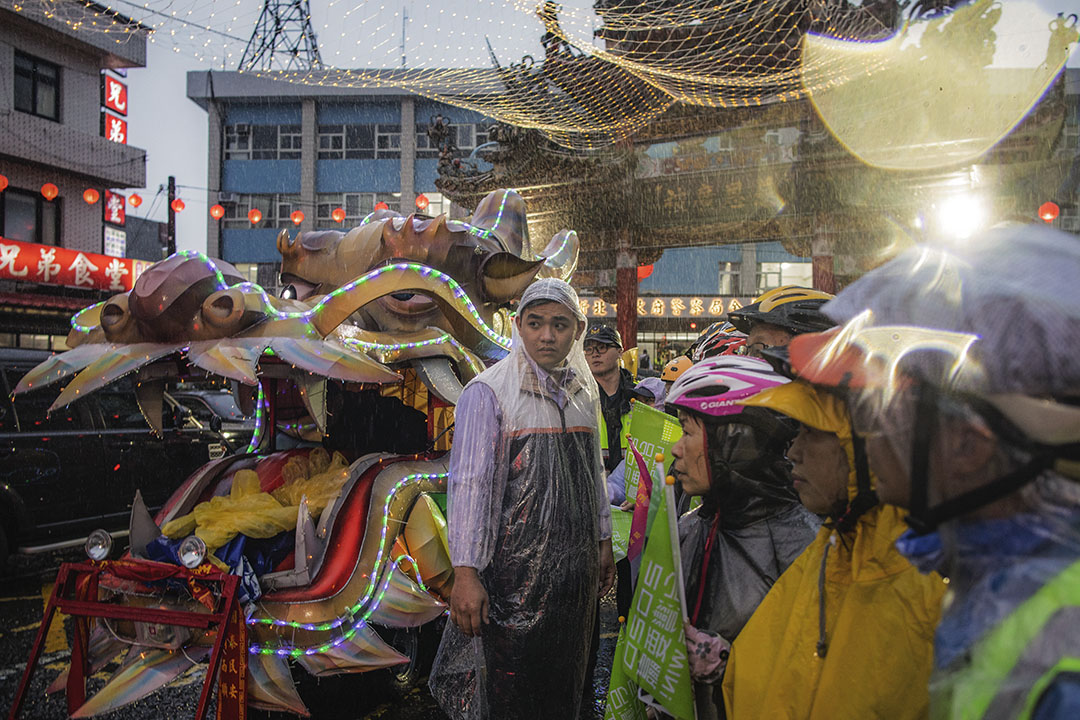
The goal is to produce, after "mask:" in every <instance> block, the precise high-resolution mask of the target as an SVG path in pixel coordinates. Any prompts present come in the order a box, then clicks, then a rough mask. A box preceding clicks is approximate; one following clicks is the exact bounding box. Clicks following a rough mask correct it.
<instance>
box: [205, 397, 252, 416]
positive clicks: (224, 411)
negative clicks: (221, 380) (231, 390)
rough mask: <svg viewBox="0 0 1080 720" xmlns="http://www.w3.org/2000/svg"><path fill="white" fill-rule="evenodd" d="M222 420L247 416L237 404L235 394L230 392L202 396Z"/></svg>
mask: <svg viewBox="0 0 1080 720" xmlns="http://www.w3.org/2000/svg"><path fill="white" fill-rule="evenodd" d="M201 397H202V399H203V400H205V401H206V403H207V404H208V405H209V406H210V407H211V408H213V410H214V412H215V413H216V414H217V415H219V416H221V419H222V420H245V419H247V416H246V415H244V413H243V412H241V411H240V408H239V407H237V406H236V401H235V400H234V399H233V396H232V395H230V394H228V393H218V394H215V395H203V396H201Z"/></svg>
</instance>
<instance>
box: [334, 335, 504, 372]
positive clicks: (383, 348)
mask: <svg viewBox="0 0 1080 720" xmlns="http://www.w3.org/2000/svg"><path fill="white" fill-rule="evenodd" d="M342 342H344V343H345V344H346V345H348V346H350V347H358V348H361V349H363V350H376V351H378V352H397V351H399V350H412V349H413V348H419V347H428V346H430V345H441V344H442V343H447V344H449V345H451V346H452V347H454V348H456V349H457V350H458V351H459V352H460V353H461V356H462V357H463V358H465V362H466V363H468V364H469V368H470V369H471V370H472V371H473V373H474V374H476V375H479V374H480V373H481V372H483V370H484V368H482V367H479V366H477V364H476V361H475V360H473V359H472V356H471V355H470V354H469V353H468V352H467V351H466V350H465V346H464V345H462V344H461V343H460V342H458V341H457V340H456V339H455V338H454V336H453V335H451V334H450V333H444V334H443V335H440V336H439V337H437V338H432V339H430V340H420V341H417V342H411V343H394V344H385V343H373V342H368V341H366V340H358V339H356V338H345V339H344V340H343V341H342Z"/></svg>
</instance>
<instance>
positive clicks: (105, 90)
mask: <svg viewBox="0 0 1080 720" xmlns="http://www.w3.org/2000/svg"><path fill="white" fill-rule="evenodd" d="M101 104H102V105H104V106H105V107H106V108H107V109H109V110H112V111H113V112H114V113H116V114H117V115H127V85H125V84H124V83H122V82H120V81H119V80H117V79H116V78H114V77H112V76H111V75H109V74H107V73H105V74H102V76H101Z"/></svg>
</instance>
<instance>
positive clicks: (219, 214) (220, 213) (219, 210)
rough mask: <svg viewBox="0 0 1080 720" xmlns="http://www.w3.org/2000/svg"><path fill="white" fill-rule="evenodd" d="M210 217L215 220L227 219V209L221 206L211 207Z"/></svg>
mask: <svg viewBox="0 0 1080 720" xmlns="http://www.w3.org/2000/svg"><path fill="white" fill-rule="evenodd" d="M210 217H212V218H214V219H215V220H220V219H221V218H223V217H225V208H223V207H221V206H220V205H211V206H210Z"/></svg>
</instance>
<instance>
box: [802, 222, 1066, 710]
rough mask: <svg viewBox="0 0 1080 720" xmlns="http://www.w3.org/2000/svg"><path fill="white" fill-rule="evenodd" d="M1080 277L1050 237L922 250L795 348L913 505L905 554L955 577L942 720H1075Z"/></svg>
mask: <svg viewBox="0 0 1080 720" xmlns="http://www.w3.org/2000/svg"><path fill="white" fill-rule="evenodd" d="M1078 277H1080V244H1078V243H1077V242H1076V238H1075V237H1073V236H1070V235H1067V234H1065V233H1061V232H1058V231H1055V230H1051V229H1049V228H1044V227H1034V226H1012V227H1002V228H999V229H995V230H992V231H989V232H986V233H984V234H983V235H982V236H980V237H978V238H972V240H971V242H966V243H964V244H963V245H957V246H953V247H943V248H930V247H919V248H913V249H912V250H909V251H908V252H906V253H904V254H902V255H900V256H899V257H897V258H895V259H894V260H892V261H891V262H889V263H887V264H885V265H883V266H881V267H880V268H878V269H876V270H874V271H872V272H870V273H868V274H867V275H865V276H864V277H862V278H860V279H859V280H858V281H856V282H855V283H853V284H852V285H851V286H850V287H848V288H847V289H846V290H845V291H844V292H843V293H841V294H840V295H839V296H838V297H837V298H836V300H835V301H833V302H831V303H830V304H829V306H828V313H829V315H830V316H832V317H833V318H835V319H837V320H839V321H841V322H844V323H845V325H844V326H843V327H842V328H841V329H839V330H837V331H833V332H829V333H822V334H821V335H817V336H815V335H809V336H805V337H801V338H796V339H795V340H794V341H793V342H792V345H791V347H790V353H791V362H792V366H793V368H794V369H795V370H796V371H797V372H798V373H799V375H800V376H801V377H806V378H808V379H811V380H812V381H813V382H815V383H818V384H830V385H835V386H837V387H838V388H840V389H841V390H843V391H844V392H845V393H846V395H847V398H848V403H849V405H850V407H851V409H852V418H853V420H854V422H855V428H856V430H857V431H858V432H859V433H860V434H861V435H863V436H865V437H866V443H867V454H868V456H869V461H870V466H871V468H872V469H873V470H874V472H875V474H876V475H877V477H878V478H879V482H878V493H879V495H880V496H881V499H882V501H884V502H891V503H894V504H897V505H899V506H901V507H904V508H906V509H907V510H908V515H907V517H906V518H905V519H906V520H907V522H908V524H909V525H911V527H912V531H911V532H909V533H907V534H905V535H904V536H902V537H901V538H900V540H899V541H898V546H899V548H900V550H901V552H903V553H904V554H905V555H906V556H907V557H908V558H909V559H910V560H911V561H912V562H913V563H915V564H916V565H917V566H918V567H919V568H920V569H923V570H924V571H929V570H937V571H939V572H941V573H942V574H943V575H945V576H946V577H948V578H949V581H950V583H949V594H950V596H951V597H950V602H949V603H948V606H947V607H946V608H945V609H944V611H943V613H942V619H941V623H940V625H939V626H938V629H937V632H936V635H935V642H934V670H933V673H932V675H931V678H930V715H931V717H934V718H965V719H966V718H970V719H972V720H977V719H980V718H999V717H1000V718H1015V717H1025V718H1027V717H1030V718H1035V719H1036V720H1047V719H1049V718H1055V719H1056V718H1061V719H1064V718H1077V717H1080V652H1078V650H1077V649H1078V648H1080V491H1078V487H1080V485H1078V484H1077V482H1076V481H1077V480H1080V462H1078V461H1080V407H1078V404H1080V403H1078V399H1080V391H1078V389H1080V352H1078V351H1077V343H1076V339H1077V338H1080V290H1078V286H1077V283H1076V279H1077V278H1078ZM888 681H889V682H891V680H888Z"/></svg>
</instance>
